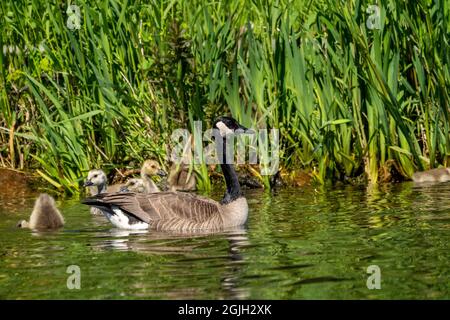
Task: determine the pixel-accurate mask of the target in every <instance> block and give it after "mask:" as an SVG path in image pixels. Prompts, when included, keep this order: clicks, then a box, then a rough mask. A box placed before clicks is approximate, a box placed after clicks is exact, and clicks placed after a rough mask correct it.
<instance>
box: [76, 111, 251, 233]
mask: <svg viewBox="0 0 450 320" xmlns="http://www.w3.org/2000/svg"><path fill="white" fill-rule="evenodd" d="M214 129H217V130H218V132H219V136H220V137H216V145H219V146H220V144H222V148H220V147H219V148H218V150H217V151H218V154H219V160H220V163H221V167H222V172H223V175H224V178H225V183H226V191H225V195H224V197H223V199H222V200H221V201H220V202H217V201H214V200H212V199H209V198H206V197H202V196H198V195H193V194H190V193H185V192H171V191H168V192H159V193H150V194H139V193H109V194H106V193H104V194H99V195H96V196H95V197H91V198H87V199H85V200H83V201H82V202H83V203H84V204H87V205H89V206H93V207H96V208H99V209H101V210H102V211H103V213H104V214H105V216H106V217H107V218H108V219H109V221H110V222H111V223H112V224H113V225H114V226H116V227H118V228H122V229H147V228H154V229H157V230H171V231H181V232H188V231H195V230H199V231H202V230H220V229H224V228H229V227H236V226H240V225H243V224H245V222H246V221H247V215H248V205H247V200H246V199H245V197H244V196H243V195H242V193H241V189H240V186H239V181H238V177H237V175H236V172H235V170H234V167H233V165H232V164H229V163H227V161H224V160H225V157H224V156H225V154H226V150H227V148H226V146H227V144H226V139H227V137H229V136H231V135H232V134H234V131H235V130H237V129H243V130H245V129H246V128H244V127H243V126H241V125H240V124H239V123H238V122H237V121H236V120H234V119H233V118H230V117H221V118H219V119H218V120H216V121H215V122H214ZM217 140H219V141H217ZM217 142H218V143H217Z"/></svg>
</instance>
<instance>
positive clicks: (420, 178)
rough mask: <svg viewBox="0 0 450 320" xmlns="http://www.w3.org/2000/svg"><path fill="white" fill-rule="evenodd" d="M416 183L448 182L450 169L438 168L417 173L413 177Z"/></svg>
mask: <svg viewBox="0 0 450 320" xmlns="http://www.w3.org/2000/svg"><path fill="white" fill-rule="evenodd" d="M412 179H413V181H414V182H418V183H422V182H446V181H450V168H437V169H431V170H427V171H422V172H415V173H414V174H413V176H412Z"/></svg>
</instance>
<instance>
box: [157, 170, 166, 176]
mask: <svg viewBox="0 0 450 320" xmlns="http://www.w3.org/2000/svg"><path fill="white" fill-rule="evenodd" d="M156 174H157V175H158V176H160V177H165V176H167V173H166V172H165V171H164V170H161V169H159V170H158V172H157V173H156Z"/></svg>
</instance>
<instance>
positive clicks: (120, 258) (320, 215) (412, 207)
mask: <svg viewBox="0 0 450 320" xmlns="http://www.w3.org/2000/svg"><path fill="white" fill-rule="evenodd" d="M246 195H247V199H248V201H249V207H250V211H249V222H248V225H247V226H246V227H245V228H241V229H236V230H229V231H226V232H222V233H216V234H203V235H202V234H200V235H177V234H170V233H163V232H153V231H149V232H128V231H123V230H118V229H115V228H113V227H112V226H111V225H110V224H109V223H108V222H107V221H106V220H105V219H104V218H103V217H94V216H91V214H90V213H89V209H88V208H87V207H86V206H84V205H81V204H80V203H79V200H76V199H73V200H66V201H57V202H58V205H59V206H60V208H61V211H62V213H63V214H64V216H65V219H66V227H65V228H64V229H62V230H60V231H57V232H44V233H42V232H41V233H38V232H34V231H30V230H21V229H17V228H15V224H16V223H17V221H18V220H20V219H24V218H28V216H29V214H30V212H31V210H32V206H33V201H34V197H35V195H33V194H20V196H19V197H11V196H8V195H5V194H3V195H1V196H0V298H3V299H144V298H145V299H393V298H395V299H419V298H424V299H448V298H450V280H449V271H450V268H449V258H450V254H449V245H448V243H449V240H450V236H449V235H450V233H449V231H450V184H449V183H443V184H439V185H435V186H423V187H417V186H414V185H413V184H412V183H402V184H396V185H386V186H380V187H377V188H367V187H350V186H347V187H340V188H334V189H330V190H323V189H315V188H313V187H306V188H301V189H300V188H298V189H282V190H279V191H276V192H272V193H270V192H264V191H260V190H256V191H255V190H251V191H246ZM212 197H213V198H215V199H219V198H220V195H219V194H214V195H212ZM69 265H77V266H79V267H80V271H81V289H79V290H76V289H74V290H69V289H68V287H67V279H68V277H69V276H70V274H68V273H67V272H66V271H67V267H68V266H69ZM370 265H377V266H379V268H380V270H381V289H380V290H376V289H375V290H369V289H368V288H367V285H366V281H367V278H368V277H369V276H370V274H368V273H367V267H368V266H370Z"/></svg>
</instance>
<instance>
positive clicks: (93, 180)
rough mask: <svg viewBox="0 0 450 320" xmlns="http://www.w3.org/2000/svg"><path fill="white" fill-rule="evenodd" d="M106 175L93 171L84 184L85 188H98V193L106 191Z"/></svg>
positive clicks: (100, 171)
mask: <svg viewBox="0 0 450 320" xmlns="http://www.w3.org/2000/svg"><path fill="white" fill-rule="evenodd" d="M107 181H108V180H107V179H106V174H105V173H104V172H103V170H98V169H95V170H91V171H89V173H88V176H87V179H86V181H85V182H84V186H85V187H97V188H98V193H100V192H104V191H106V183H107Z"/></svg>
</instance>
